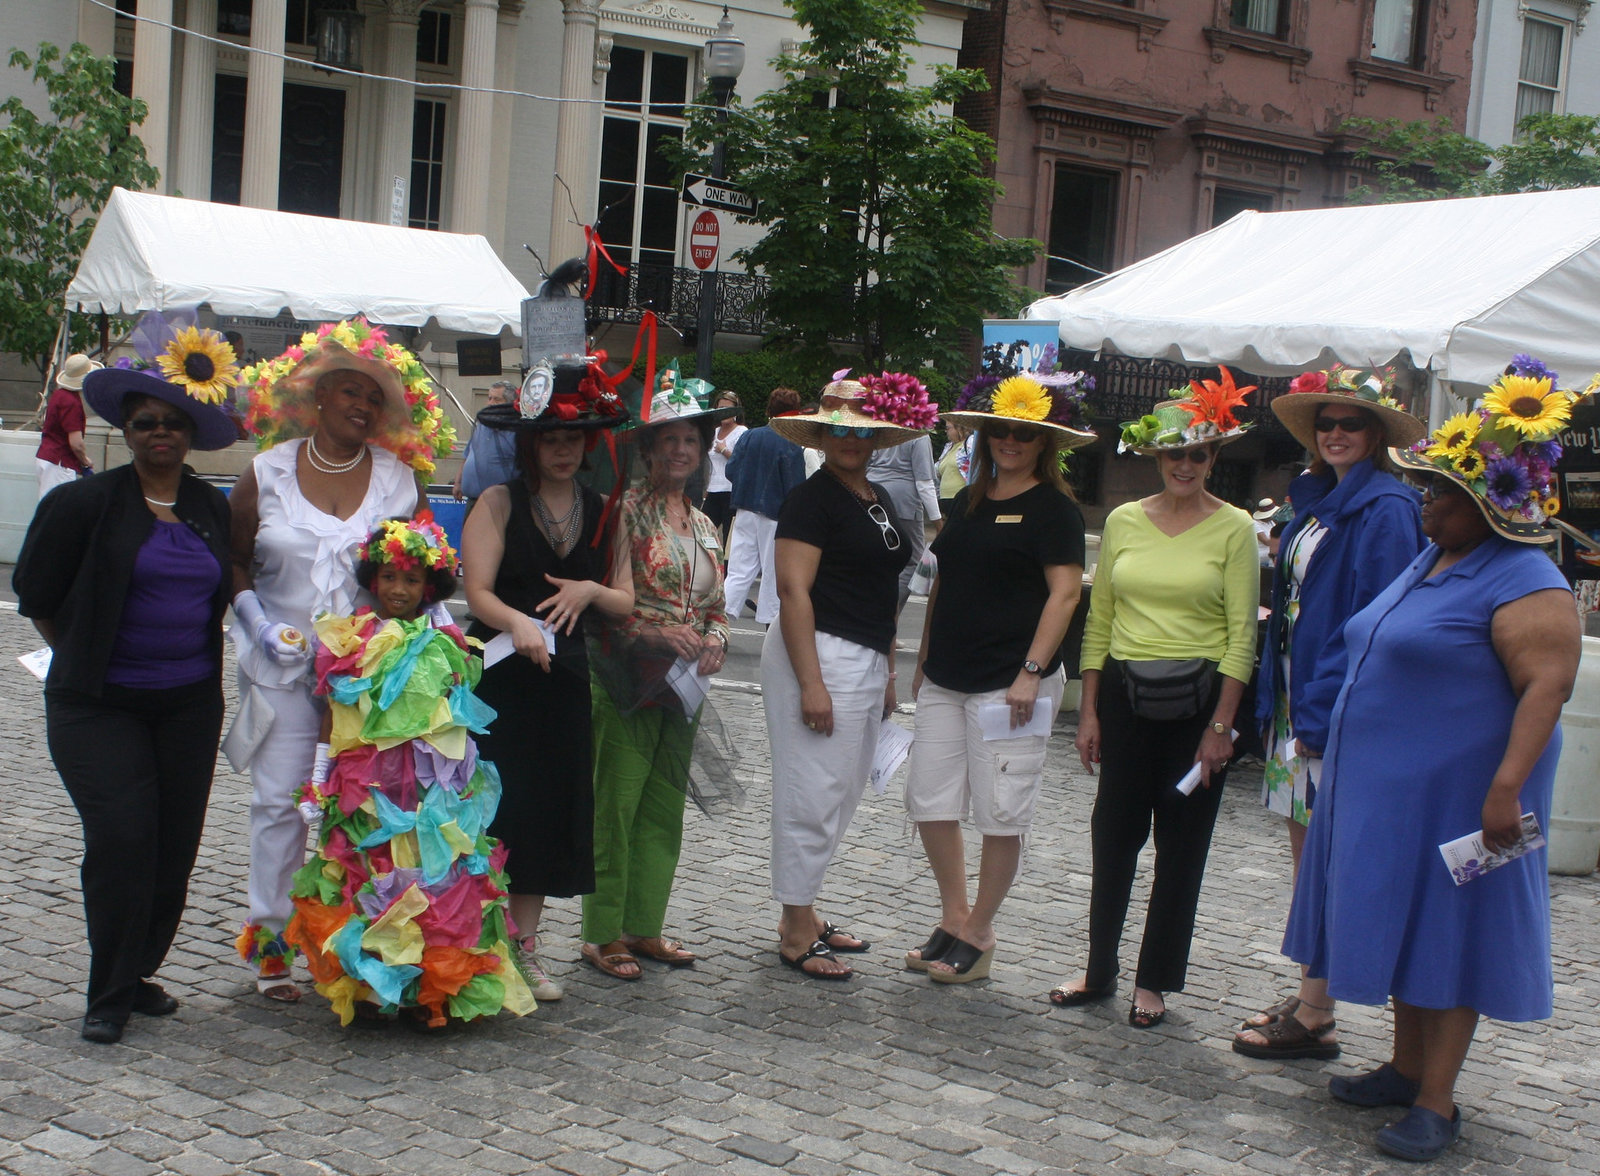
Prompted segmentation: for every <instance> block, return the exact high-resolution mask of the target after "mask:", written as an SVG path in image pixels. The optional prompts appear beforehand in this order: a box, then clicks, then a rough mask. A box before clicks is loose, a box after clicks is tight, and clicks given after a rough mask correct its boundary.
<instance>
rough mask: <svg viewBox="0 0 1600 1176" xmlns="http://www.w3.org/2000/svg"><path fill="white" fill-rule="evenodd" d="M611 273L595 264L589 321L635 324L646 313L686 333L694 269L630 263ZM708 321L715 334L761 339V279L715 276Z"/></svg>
mask: <svg viewBox="0 0 1600 1176" xmlns="http://www.w3.org/2000/svg"><path fill="white" fill-rule="evenodd" d="M623 269H624V272H623V273H620V274H619V273H617V271H616V270H614V269H612V268H611V267H610V266H608V265H601V266H600V269H599V272H598V274H596V276H595V284H594V285H595V288H594V293H593V294H592V295H591V296H590V298H589V306H588V316H589V320H590V322H591V323H636V322H638V321H639V319H640V318H641V317H642V316H643V315H644V312H645V311H647V310H653V311H655V312H656V317H657V318H659V319H661V320H662V321H663V322H666V323H670V324H671V325H672V326H674V327H676V328H677V329H678V330H679V331H685V332H687V331H691V330H693V329H694V328H695V326H696V324H697V323H698V322H699V319H700V271H699V270H696V269H686V268H684V267H683V266H671V265H645V264H641V263H635V264H630V265H626V266H624V267H623ZM712 278H713V280H714V281H715V282H716V303H715V309H714V310H713V312H712V322H713V323H715V324H716V329H717V331H718V332H719V333H722V334H730V335H763V334H765V333H766V330H767V322H766V316H765V315H764V314H763V312H762V309H761V303H762V300H763V298H764V297H765V295H766V292H767V279H766V278H764V277H761V276H760V275H757V274H741V273H716V274H713V275H712Z"/></svg>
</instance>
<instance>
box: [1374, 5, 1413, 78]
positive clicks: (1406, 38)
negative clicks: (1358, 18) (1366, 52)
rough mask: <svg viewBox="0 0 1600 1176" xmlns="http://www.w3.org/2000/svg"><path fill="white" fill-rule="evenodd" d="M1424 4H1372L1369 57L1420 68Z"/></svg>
mask: <svg viewBox="0 0 1600 1176" xmlns="http://www.w3.org/2000/svg"><path fill="white" fill-rule="evenodd" d="M1424 23H1425V22H1424V0H1373V5H1372V56H1373V57H1375V58H1377V59H1378V60H1380V61H1397V62H1399V63H1400V64H1401V65H1413V66H1420V65H1421V64H1422V54H1421V52H1420V46H1421V42H1422V37H1421V32H1422V28H1423V25H1424Z"/></svg>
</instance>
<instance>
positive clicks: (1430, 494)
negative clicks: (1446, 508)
mask: <svg viewBox="0 0 1600 1176" xmlns="http://www.w3.org/2000/svg"><path fill="white" fill-rule="evenodd" d="M1406 481H1407V482H1409V483H1410V484H1411V485H1412V486H1415V487H1416V488H1417V489H1418V490H1420V491H1422V497H1423V498H1428V499H1438V498H1443V497H1444V496H1445V495H1446V494H1450V493H1452V492H1454V491H1457V490H1460V489H1461V487H1460V486H1457V485H1456V484H1455V483H1454V482H1452V481H1451V480H1450V479H1449V478H1447V477H1445V476H1444V475H1443V474H1408V475H1407V476H1406Z"/></svg>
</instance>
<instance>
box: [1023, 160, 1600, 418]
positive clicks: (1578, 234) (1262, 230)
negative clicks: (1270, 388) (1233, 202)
mask: <svg viewBox="0 0 1600 1176" xmlns="http://www.w3.org/2000/svg"><path fill="white" fill-rule="evenodd" d="M1026 315H1027V317H1029V318H1041V319H1043V318H1052V319H1059V320H1060V323H1061V339H1062V342H1063V343H1065V344H1067V345H1069V346H1072V347H1077V348H1081V349H1085V350H1099V349H1101V348H1111V349H1114V350H1116V351H1119V352H1122V353H1123V354H1125V355H1132V356H1139V357H1143V358H1170V359H1176V360H1186V361H1188V362H1190V363H1197V364H1213V363H1237V364H1239V365H1240V366H1241V367H1243V368H1245V369H1246V370H1248V371H1251V372H1256V373H1259V374H1262V375H1283V374H1288V373H1290V372H1299V371H1308V370H1312V369H1315V368H1321V367H1327V366H1330V364H1331V363H1332V362H1333V361H1335V360H1337V361H1341V362H1343V363H1346V364H1349V365H1351V366H1357V367H1364V366H1368V365H1372V364H1388V363H1391V362H1400V363H1410V364H1411V365H1412V366H1414V367H1416V368H1418V369H1421V370H1423V371H1425V372H1428V373H1429V374H1430V376H1431V378H1432V379H1431V382H1432V384H1433V387H1434V388H1435V390H1436V391H1438V390H1441V382H1444V383H1446V384H1449V383H1454V384H1458V385H1459V384H1465V385H1479V386H1481V385H1487V384H1489V383H1490V382H1492V381H1493V380H1494V378H1495V376H1496V375H1498V374H1499V373H1500V372H1501V371H1502V370H1503V369H1504V367H1505V365H1506V363H1507V361H1508V360H1510V358H1511V357H1512V356H1513V355H1515V354H1516V353H1518V352H1528V353H1530V354H1532V355H1535V356H1537V357H1538V358H1540V359H1541V360H1543V361H1544V362H1545V363H1547V364H1548V365H1549V366H1550V367H1552V368H1554V369H1556V370H1557V371H1558V372H1560V373H1561V377H1562V380H1561V382H1562V383H1563V384H1564V385H1567V386H1573V385H1576V386H1577V387H1579V388H1582V387H1583V386H1584V385H1585V384H1587V382H1588V380H1589V377H1590V374H1591V373H1593V372H1594V371H1595V370H1596V369H1597V368H1600V329H1597V327H1596V323H1597V322H1600V188H1582V189H1576V190H1573V191H1565V192H1537V193H1528V194H1524V195H1516V196H1487V197H1480V198H1475V199H1470V200H1435V201H1424V202H1420V203H1415V204H1386V205H1377V206H1373V207H1359V208H1357V207H1352V208H1328V209H1317V210H1314V211H1309V212H1271V213H1260V212H1244V213H1240V214H1239V215H1238V216H1236V217H1234V218H1232V219H1231V220H1229V221H1227V222H1226V223H1225V224H1222V225H1219V226H1218V227H1217V228H1215V229H1212V230H1211V231H1210V232H1208V233H1202V234H1200V235H1199V236H1197V237H1193V238H1191V239H1189V240H1187V241H1184V242H1182V243H1181V244H1178V245H1174V246H1173V247H1172V248H1170V249H1167V250H1165V251H1163V252H1161V253H1158V254H1156V255H1155V256H1153V257H1148V258H1146V259H1145V260H1143V261H1140V262H1136V263H1134V264H1133V265H1130V266H1128V267H1127V268H1125V269H1121V270H1118V271H1117V272H1116V273H1113V274H1110V275H1108V276H1106V277H1104V278H1101V279H1099V280H1098V281H1095V282H1092V283H1090V284H1088V285H1086V286H1082V287H1079V288H1078V289H1076V290H1073V291H1072V292H1070V293H1068V294H1063V295H1059V296H1057V297H1053V298H1045V299H1041V300H1040V301H1038V302H1035V303H1033V305H1031V306H1030V307H1029V308H1028V309H1027V311H1026ZM1455 391H1457V392H1458V393H1460V394H1465V395H1472V394H1474V391H1473V389H1471V388H1464V387H1463V388H1457V389H1455ZM1439 407H1440V405H1439V402H1438V400H1437V399H1435V402H1434V408H1435V411H1436V412H1437V411H1438V409H1439Z"/></svg>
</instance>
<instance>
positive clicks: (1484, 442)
mask: <svg viewBox="0 0 1600 1176" xmlns="http://www.w3.org/2000/svg"><path fill="white" fill-rule="evenodd" d="M1524 361H1525V362H1524ZM1555 382H1556V373H1555V372H1552V371H1550V370H1549V369H1548V368H1546V367H1545V366H1544V365H1543V364H1542V363H1539V362H1538V361H1537V360H1534V359H1532V358H1531V357H1529V356H1526V355H1519V356H1517V358H1516V360H1514V361H1513V362H1512V366H1511V370H1510V371H1509V372H1508V373H1507V374H1506V375H1503V376H1501V377H1500V379H1499V380H1497V381H1496V382H1495V383H1494V384H1493V385H1492V386H1491V387H1490V389H1489V391H1488V393H1487V394H1486V395H1485V396H1484V398H1483V399H1482V400H1481V401H1479V402H1478V404H1477V405H1475V406H1474V407H1473V408H1472V409H1471V410H1470V411H1468V412H1462V413H1457V414H1456V415H1454V416H1452V417H1450V418H1449V419H1448V420H1446V421H1445V422H1444V423H1443V424H1442V425H1440V426H1439V428H1437V429H1435V430H1434V431H1433V433H1432V435H1431V436H1429V437H1426V438H1424V439H1423V440H1421V441H1418V442H1417V443H1416V444H1415V445H1412V446H1411V447H1410V448H1408V449H1391V450H1390V451H1389V456H1390V457H1391V458H1393V459H1394V462H1395V464H1396V465H1399V466H1401V467H1402V468H1404V469H1409V470H1419V471H1426V472H1429V473H1440V474H1444V475H1445V476H1446V477H1448V478H1449V479H1450V480H1451V481H1452V482H1454V483H1456V484H1457V485H1458V486H1461V487H1462V488H1463V489H1465V490H1466V491H1467V492H1468V493H1469V494H1471V495H1472V499H1473V501H1474V502H1476V503H1477V504H1478V509H1479V510H1480V511H1482V512H1483V517H1484V518H1485V519H1487V520H1488V522H1489V525H1490V526H1491V527H1493V528H1494V530H1495V531H1496V532H1497V533H1499V534H1501V535H1503V536H1505V537H1506V538H1507V539H1512V540H1515V541H1516V542H1518V543H1549V542H1551V541H1552V540H1554V539H1555V532H1554V531H1552V530H1550V529H1549V527H1550V526H1551V525H1554V519H1555V515H1556V512H1557V511H1559V510H1560V509H1561V501H1560V499H1559V497H1558V496H1557V493H1556V484H1557V482H1556V473H1555V465H1556V462H1557V461H1559V460H1560V459H1561V443H1560V442H1559V441H1557V440H1556V434H1557V433H1559V432H1560V431H1561V429H1562V428H1564V427H1565V426H1566V424H1567V422H1568V421H1569V420H1570V419H1571V417H1572V406H1573V404H1574V403H1575V402H1576V401H1577V399H1578V396H1577V393H1574V392H1567V391H1563V390H1561V389H1558V388H1557V387H1556V386H1555ZM1596 382H1597V384H1600V377H1596ZM1592 387H1593V385H1592Z"/></svg>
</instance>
